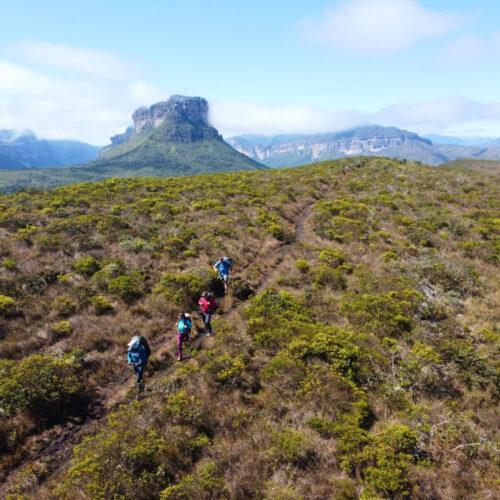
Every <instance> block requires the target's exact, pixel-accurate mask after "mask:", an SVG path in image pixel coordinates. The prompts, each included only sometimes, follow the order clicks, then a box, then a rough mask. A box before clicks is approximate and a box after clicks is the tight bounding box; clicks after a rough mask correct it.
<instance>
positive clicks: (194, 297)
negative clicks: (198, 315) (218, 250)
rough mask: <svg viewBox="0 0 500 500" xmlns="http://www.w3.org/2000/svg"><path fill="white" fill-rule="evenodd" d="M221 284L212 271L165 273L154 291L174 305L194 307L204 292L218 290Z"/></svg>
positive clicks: (198, 270) (196, 270)
mask: <svg viewBox="0 0 500 500" xmlns="http://www.w3.org/2000/svg"><path fill="white" fill-rule="evenodd" d="M220 288H221V283H220V280H219V279H218V275H217V273H216V272H215V271H213V270H211V269H210V270H208V269H195V270H194V271H193V272H192V273H186V274H174V273H166V274H164V275H163V276H162V278H161V280H160V285H159V286H158V287H157V288H156V289H155V290H154V291H155V292H157V293H162V294H163V295H165V296H166V297H167V298H168V299H169V300H171V301H172V302H173V303H174V304H177V305H183V306H186V307H194V306H195V305H196V304H197V303H198V299H199V298H200V296H201V294H202V293H203V291H204V290H212V291H214V290H220Z"/></svg>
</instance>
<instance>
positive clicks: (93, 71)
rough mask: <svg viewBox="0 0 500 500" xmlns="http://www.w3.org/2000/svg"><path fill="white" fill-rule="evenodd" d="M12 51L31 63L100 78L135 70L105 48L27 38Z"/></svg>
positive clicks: (116, 77) (118, 76) (122, 76)
mask: <svg viewBox="0 0 500 500" xmlns="http://www.w3.org/2000/svg"><path fill="white" fill-rule="evenodd" d="M10 50H11V51H12V52H13V53H15V54H17V55H19V56H21V57H22V58H24V59H26V60H27V61H29V62H31V63H35V64H37V65H41V66H44V67H49V68H55V69H58V70H63V71H66V72H73V73H78V74H81V75H87V76H92V77H97V78H109V79H113V80H121V79H125V78H130V77H131V76H132V75H133V73H134V69H133V68H132V67H131V66H130V65H129V64H126V63H125V62H123V61H121V60H120V59H118V58H117V57H116V56H115V55H114V54H112V53H110V52H106V51H104V50H97V49H86V48H79V47H72V46H70V45H64V44H55V43H48V42H40V41H37V40H25V41H22V42H17V43H14V44H11V46H10Z"/></svg>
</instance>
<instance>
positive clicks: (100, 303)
mask: <svg viewBox="0 0 500 500" xmlns="http://www.w3.org/2000/svg"><path fill="white" fill-rule="evenodd" d="M90 304H91V305H92V307H93V308H94V310H95V312H96V314H105V313H107V312H110V311H112V310H113V304H111V302H110V301H109V300H108V299H107V298H106V297H103V296H102V295H94V296H93V297H92V298H91V299H90Z"/></svg>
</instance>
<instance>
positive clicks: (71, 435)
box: [0, 202, 315, 498]
mask: <svg viewBox="0 0 500 500" xmlns="http://www.w3.org/2000/svg"><path fill="white" fill-rule="evenodd" d="M314 204H315V202H312V203H311V204H309V205H306V206H305V207H304V209H303V211H302V213H301V215H300V216H299V218H298V220H297V222H296V224H295V231H294V233H295V235H294V239H293V240H292V241H289V242H285V243H282V244H281V245H280V246H278V247H275V248H272V249H271V250H266V251H264V252H262V253H260V254H259V255H258V257H257V258H256V259H255V260H254V261H253V262H251V263H249V264H248V265H246V266H245V267H244V268H242V270H241V272H240V273H239V277H241V278H243V279H245V278H246V277H247V276H248V272H249V270H250V269H251V268H252V267H253V266H254V265H255V264H256V263H257V262H258V263H259V267H262V270H263V273H264V274H263V275H262V276H261V277H260V281H259V282H258V283H257V286H256V293H260V292H261V291H263V290H264V289H265V288H267V287H268V286H269V285H270V284H271V283H272V282H273V281H274V280H275V279H276V278H277V277H278V276H279V274H280V270H281V266H282V264H283V263H284V262H285V258H286V256H287V255H288V254H289V253H290V251H292V249H293V248H294V246H295V244H296V243H297V242H299V241H301V239H302V237H303V236H304V233H305V227H306V221H307V219H308V218H309V217H310V215H311V213H312V210H313V207H314ZM218 302H219V304H220V306H221V308H222V309H223V310H224V312H223V318H228V317H231V316H232V315H233V314H235V313H237V312H238V311H239V310H240V309H241V306H242V304H244V303H241V302H240V301H235V302H233V303H232V304H231V305H230V307H229V308H228V309H226V308H225V298H224V297H223V298H220V299H219V301H218ZM197 323H199V321H197ZM205 339H206V337H205V335H204V334H203V333H201V332H200V333H198V335H197V336H195V337H194V338H193V341H192V342H191V343H190V345H189V349H190V350H192V349H199V348H200V347H201V346H202V344H203V343H204V342H205ZM151 346H152V347H153V351H154V354H153V356H152V358H151V359H152V361H154V360H157V362H159V363H160V365H161V360H165V359H167V360H169V355H168V353H170V352H172V353H173V352H174V351H175V346H176V338H175V335H170V336H168V337H165V338H164V339H163V340H160V341H158V340H157V341H156V342H154V341H153V342H152V343H151ZM172 359H175V358H172ZM186 359H188V357H187V356H186ZM151 364H152V363H151ZM174 365H175V362H174V364H169V366H168V367H166V368H165V369H159V370H155V371H153V372H151V370H149V377H147V379H146V390H147V386H148V382H149V380H151V379H152V378H157V377H160V376H162V375H165V374H166V373H168V372H169V371H170V370H171V369H172V367H173V366H174ZM148 379H149V380H148ZM134 386H135V380H134V378H133V376H132V374H131V372H130V370H127V369H123V370H122V371H121V373H120V374H118V376H117V377H116V379H115V380H114V381H113V382H112V383H111V384H109V385H107V386H106V387H105V388H103V389H101V390H100V395H99V396H98V397H97V399H95V400H94V401H93V402H92V404H91V406H90V408H89V410H88V414H87V415H86V419H83V418H74V419H72V420H68V421H67V422H65V423H64V424H61V425H56V426H54V427H52V428H51V429H48V430H46V431H45V432H43V433H42V434H40V435H37V436H33V438H30V439H29V440H28V441H27V443H26V445H25V446H23V449H22V452H21V453H20V454H19V457H18V459H17V460H15V459H14V460H12V465H11V466H10V467H6V468H5V469H4V470H3V472H2V475H1V476H0V479H1V480H2V481H3V485H1V486H0V498H5V497H6V496H7V492H8V490H9V487H10V486H12V484H14V483H15V480H16V476H17V473H18V472H19V471H20V470H21V469H22V468H23V467H24V466H26V465H28V464H33V463H35V462H37V461H41V460H44V461H47V459H48V461H49V467H50V469H51V471H50V474H49V475H48V477H46V478H45V480H47V479H51V478H53V477H55V476H56V475H58V474H60V473H61V472H62V471H63V470H64V469H66V468H67V467H68V466H69V464H70V459H71V456H72V452H73V447H74V446H75V445H76V444H78V443H80V442H81V441H82V440H83V439H84V438H85V437H86V436H89V435H91V434H93V433H95V432H96V431H97V430H98V429H99V427H100V426H101V425H102V424H103V423H104V422H105V421H106V419H107V417H108V415H109V414H110V413H111V412H112V411H114V410H115V409H116V408H118V406H119V405H120V404H122V403H126V402H127V401H129V399H130V398H129V397H127V392H128V391H129V390H130V389H132V388H133V387H134ZM8 458H11V459H12V458H13V457H8Z"/></svg>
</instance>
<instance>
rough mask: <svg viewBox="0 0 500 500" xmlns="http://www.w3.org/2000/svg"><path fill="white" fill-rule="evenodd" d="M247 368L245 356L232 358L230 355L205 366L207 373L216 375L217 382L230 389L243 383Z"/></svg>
mask: <svg viewBox="0 0 500 500" xmlns="http://www.w3.org/2000/svg"><path fill="white" fill-rule="evenodd" d="M245 368H246V365H245V355H244V354H239V355H238V356H236V357H234V358H231V356H229V354H223V355H222V356H219V357H218V358H216V359H214V361H212V362H210V363H208V364H207V365H206V366H205V369H206V370H207V371H209V372H213V373H214V374H215V376H216V378H217V381H218V382H219V383H220V384H221V385H225V386H229V387H233V386H236V385H239V384H240V383H241V381H242V375H243V371H244V370H245Z"/></svg>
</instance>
